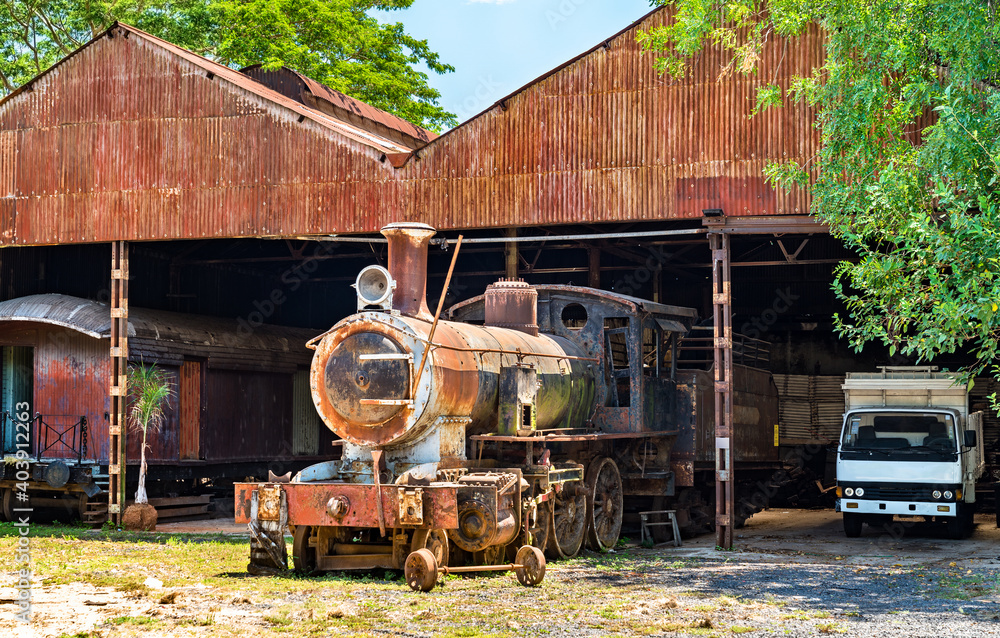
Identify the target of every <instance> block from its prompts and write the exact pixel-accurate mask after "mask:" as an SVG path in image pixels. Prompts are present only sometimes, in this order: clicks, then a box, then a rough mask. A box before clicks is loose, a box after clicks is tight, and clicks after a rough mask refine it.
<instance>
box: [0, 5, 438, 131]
mask: <svg viewBox="0 0 1000 638" xmlns="http://www.w3.org/2000/svg"><path fill="white" fill-rule="evenodd" d="M413 2H414V0H0V83H2V85H3V89H4V90H5V91H6V92H10V91H12V90H14V89H15V88H17V87H18V86H20V85H21V84H24V83H25V82H26V81H28V80H30V79H31V78H33V77H34V76H36V75H38V74H39V73H41V72H42V71H44V70H45V69H47V68H49V67H50V66H51V65H52V64H54V63H55V62H57V61H58V60H59V59H61V58H62V57H64V56H65V55H67V54H69V53H70V52H72V51H73V50H74V49H76V48H77V47H79V46H81V45H82V44H84V43H85V42H87V41H88V40H90V39H91V38H92V37H94V36H95V35H97V34H98V33H100V32H101V31H103V30H104V29H106V28H107V27H108V26H109V25H111V24H112V23H113V22H114V21H116V20H119V21H121V22H125V23H127V24H131V25H133V26H136V27H138V28H140V29H143V30H144V31H148V32H150V33H152V34H153V35H156V36H158V37H160V38H163V39H164V40H167V41H169V42H172V43H174V44H177V45H179V46H182V47H184V48H186V49H190V50H191V51H194V52H195V53H198V54H200V55H204V56H206V57H209V58H211V59H214V60H216V61H217V62H220V63H222V64H225V65H228V66H231V67H233V68H241V67H245V66H250V65H251V64H258V63H262V64H264V65H265V66H266V67H268V68H277V67H280V66H282V65H284V66H288V67H290V68H292V69H295V70H296V71H299V72H300V73H303V74H305V75H308V76H309V77H311V78H313V79H315V80H317V81H319V82H321V83H323V84H326V85H327V86H329V87H331V88H333V89H336V90H338V91H341V92H343V93H346V94H347V95H350V96H352V97H355V98H358V99H359V100H363V101H365V102H368V103H369V104H371V105H373V106H377V107H379V108H381V109H384V110H386V111H389V112H391V113H395V114H396V115H398V116H400V117H402V118H404V119H406V120H409V121H410V122H413V123H414V124H419V125H422V126H426V127H428V128H431V129H434V130H440V129H441V128H443V127H448V126H454V125H455V123H456V120H455V117H454V115H452V114H451V113H448V112H447V111H445V110H444V109H443V108H442V107H441V106H439V105H438V98H439V97H440V94H439V93H438V91H437V90H436V89H434V88H432V87H431V86H430V85H429V84H428V83H427V79H428V76H427V74H426V73H423V72H421V71H418V70H417V68H416V67H417V66H418V65H420V64H425V65H426V66H427V68H429V69H430V70H432V71H434V72H435V73H446V72H449V71H453V70H454V69H453V68H452V67H451V66H449V65H447V64H444V63H442V62H441V61H440V60H439V58H438V55H437V54H436V53H434V52H433V51H431V49H430V47H429V46H428V44H427V41H426V40H418V39H416V38H413V37H411V36H410V35H408V34H407V33H406V32H405V31H404V29H403V25H402V24H400V23H391V24H382V23H380V22H379V21H378V20H376V19H375V18H373V17H371V16H370V15H369V11H371V10H374V9H381V10H395V9H404V8H406V7H409V6H410V5H412V4H413Z"/></svg>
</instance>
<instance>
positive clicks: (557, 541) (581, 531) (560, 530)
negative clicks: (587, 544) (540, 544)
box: [545, 483, 587, 558]
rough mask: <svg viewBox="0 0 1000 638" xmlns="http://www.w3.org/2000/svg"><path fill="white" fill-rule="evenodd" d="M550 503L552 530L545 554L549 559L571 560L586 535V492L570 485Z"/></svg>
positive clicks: (574, 484)
mask: <svg viewBox="0 0 1000 638" xmlns="http://www.w3.org/2000/svg"><path fill="white" fill-rule="evenodd" d="M550 502H551V503H552V530H551V531H550V532H549V542H548V544H547V545H546V547H545V553H546V554H547V555H548V556H549V558H572V557H573V556H576V554H577V552H579V551H580V547H581V546H582V545H583V540H584V538H585V537H586V535H587V492H586V490H584V489H582V488H581V487H579V484H578V483H570V484H567V485H566V486H565V489H563V490H562V491H561V492H559V493H558V494H556V495H555V498H554V499H553V500H552V501H550Z"/></svg>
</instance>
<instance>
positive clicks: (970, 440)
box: [962, 430, 979, 447]
mask: <svg viewBox="0 0 1000 638" xmlns="http://www.w3.org/2000/svg"><path fill="white" fill-rule="evenodd" d="M964 435H965V439H964V440H963V441H962V444H963V445H964V446H965V447H976V445H978V443H979V440H978V438H977V437H976V431H975V430H965V432H964Z"/></svg>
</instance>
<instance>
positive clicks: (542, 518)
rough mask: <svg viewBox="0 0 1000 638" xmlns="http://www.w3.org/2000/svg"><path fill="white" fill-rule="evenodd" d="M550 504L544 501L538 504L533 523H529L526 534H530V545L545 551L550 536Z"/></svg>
mask: <svg viewBox="0 0 1000 638" xmlns="http://www.w3.org/2000/svg"><path fill="white" fill-rule="evenodd" d="M551 508H552V503H551V501H545V502H544V503H539V504H538V509H537V510H535V517H534V520H533V521H529V525H528V532H529V533H530V534H531V538H530V539H529V540H530V543H529V544H530V545H532V546H534V547H537V548H538V549H540V550H543V551H544V550H545V548H546V547H547V546H548V544H549V536H551V535H552V509H551Z"/></svg>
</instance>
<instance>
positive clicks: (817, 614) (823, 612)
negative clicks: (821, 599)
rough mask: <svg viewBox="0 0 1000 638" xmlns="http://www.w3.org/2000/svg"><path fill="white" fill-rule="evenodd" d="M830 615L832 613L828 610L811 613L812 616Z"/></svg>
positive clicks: (825, 616)
mask: <svg viewBox="0 0 1000 638" xmlns="http://www.w3.org/2000/svg"><path fill="white" fill-rule="evenodd" d="M832 616H833V614H831V613H830V612H828V611H814V612H813V615H812V617H813V618H830V617H832Z"/></svg>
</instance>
